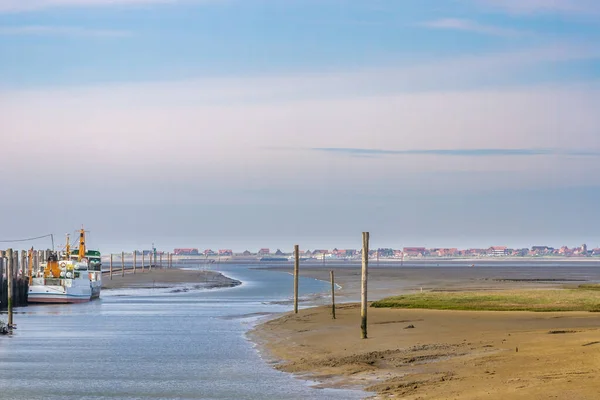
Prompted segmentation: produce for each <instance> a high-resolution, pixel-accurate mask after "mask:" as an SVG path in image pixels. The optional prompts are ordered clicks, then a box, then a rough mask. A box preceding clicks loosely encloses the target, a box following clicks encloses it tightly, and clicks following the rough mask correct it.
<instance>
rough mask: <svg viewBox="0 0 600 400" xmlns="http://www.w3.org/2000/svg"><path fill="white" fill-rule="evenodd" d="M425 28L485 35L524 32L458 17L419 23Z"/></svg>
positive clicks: (518, 34) (522, 33) (507, 35)
mask: <svg viewBox="0 0 600 400" xmlns="http://www.w3.org/2000/svg"><path fill="white" fill-rule="evenodd" d="M421 25H422V26H425V27H427V28H432V29H448V30H457V31H464V32H474V33H481V34H485V35H493V36H506V37H509V36H522V35H524V34H525V32H523V31H519V30H516V29H508V28H501V27H497V26H492V25H484V24H480V23H478V22H475V21H470V20H466V19H458V18H443V19H438V20H434V21H428V22H424V23H423V24H421Z"/></svg>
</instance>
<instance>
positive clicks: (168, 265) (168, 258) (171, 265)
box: [167, 253, 173, 268]
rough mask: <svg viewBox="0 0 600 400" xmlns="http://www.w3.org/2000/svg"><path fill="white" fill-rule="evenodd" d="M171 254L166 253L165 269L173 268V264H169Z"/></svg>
mask: <svg viewBox="0 0 600 400" xmlns="http://www.w3.org/2000/svg"><path fill="white" fill-rule="evenodd" d="M171 261H172V260H171V253H167V268H173V264H172V262H171Z"/></svg>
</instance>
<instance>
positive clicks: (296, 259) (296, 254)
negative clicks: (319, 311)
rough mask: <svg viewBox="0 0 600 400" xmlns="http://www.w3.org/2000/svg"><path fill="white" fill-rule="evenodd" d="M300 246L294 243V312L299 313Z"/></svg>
mask: <svg viewBox="0 0 600 400" xmlns="http://www.w3.org/2000/svg"><path fill="white" fill-rule="evenodd" d="M298 248H299V246H298V245H297V244H296V245H294V314H298V272H299V270H300V251H299V250H298Z"/></svg>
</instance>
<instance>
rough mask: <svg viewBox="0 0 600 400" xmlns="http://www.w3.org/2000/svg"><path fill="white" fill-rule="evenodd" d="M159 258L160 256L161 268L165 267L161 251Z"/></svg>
mask: <svg viewBox="0 0 600 400" xmlns="http://www.w3.org/2000/svg"><path fill="white" fill-rule="evenodd" d="M159 258H160V268H162V267H163V265H162V253H160V255H159Z"/></svg>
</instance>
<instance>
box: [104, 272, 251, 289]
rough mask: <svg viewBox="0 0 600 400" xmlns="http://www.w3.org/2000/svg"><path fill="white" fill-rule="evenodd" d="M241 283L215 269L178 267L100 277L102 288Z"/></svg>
mask: <svg viewBox="0 0 600 400" xmlns="http://www.w3.org/2000/svg"><path fill="white" fill-rule="evenodd" d="M241 284H242V282H240V281H238V280H236V279H233V278H229V277H227V276H225V275H223V274H222V273H220V272H217V271H206V270H185V269H179V268H169V269H158V268H155V269H153V270H152V271H146V272H144V273H141V272H138V273H136V274H134V273H132V272H131V271H129V272H127V273H126V274H125V276H121V274H113V279H112V280H110V278H108V277H107V276H103V277H102V290H113V289H165V288H173V289H174V290H177V291H188V290H194V289H216V288H227V287H235V286H239V285H241ZM181 286H183V288H181ZM188 286H189V287H188Z"/></svg>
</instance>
